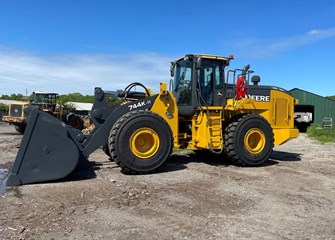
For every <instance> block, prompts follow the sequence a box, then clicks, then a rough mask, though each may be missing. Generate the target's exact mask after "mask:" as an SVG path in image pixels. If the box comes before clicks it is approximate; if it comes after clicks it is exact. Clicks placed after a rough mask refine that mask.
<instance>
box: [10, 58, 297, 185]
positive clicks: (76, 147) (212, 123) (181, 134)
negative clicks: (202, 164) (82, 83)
mask: <svg viewBox="0 0 335 240" xmlns="http://www.w3.org/2000/svg"><path fill="white" fill-rule="evenodd" d="M232 59H233V57H232V56H229V57H220V56H213V55H200V54H188V55H185V56H184V57H182V58H180V59H178V60H176V61H174V62H172V63H171V69H170V71H171V77H172V79H171V81H170V83H169V87H168V86H167V84H166V83H161V84H160V91H159V93H158V94H153V93H152V92H151V90H150V89H148V88H146V87H145V86H143V85H142V84H141V83H132V84H130V85H129V86H127V87H126V88H125V89H124V90H122V91H117V92H108V91H104V90H102V89H101V88H96V89H95V103H94V104H93V107H92V112H91V120H92V122H93V123H94V125H95V128H94V130H93V131H92V132H91V133H90V134H89V135H84V134H82V132H81V131H79V130H77V129H74V128H72V127H70V126H68V125H65V124H64V123H63V122H61V121H59V120H57V119H55V118H53V117H51V116H50V115H48V114H46V113H43V112H41V111H38V110H30V112H29V113H27V114H28V115H29V118H28V124H27V128H26V132H25V134H24V136H23V139H22V143H21V146H20V149H19V152H18V154H17V157H16V159H15V162H14V165H13V168H12V170H11V173H10V176H9V179H8V181H7V185H8V186H13V185H21V184H28V183H37V182H46V181H54V180H57V179H61V178H64V177H65V176H67V175H69V174H70V173H71V172H72V171H73V170H74V169H75V168H76V166H77V164H78V162H79V161H81V160H85V159H87V158H88V156H89V155H90V154H91V153H92V152H94V151H95V150H96V149H98V148H99V147H103V148H104V151H105V152H106V154H107V155H109V157H110V159H111V160H114V161H115V162H116V163H117V164H118V166H119V167H120V168H121V169H122V170H123V172H126V173H150V172H152V171H154V170H156V169H157V168H158V167H159V166H161V165H162V164H163V163H164V162H165V160H166V159H167V158H168V157H169V156H170V154H171V152H172V149H173V147H175V148H184V149H190V150H195V151H197V152H204V153H213V154H219V155H220V154H221V155H222V157H223V156H225V157H228V158H229V159H230V160H232V162H234V163H235V164H238V165H242V166H256V165H261V164H262V163H263V162H264V161H266V160H267V159H268V158H269V156H270V154H271V152H272V149H273V147H274V145H280V144H283V143H285V142H287V141H288V140H290V139H292V138H295V137H297V136H298V130H297V129H294V104H295V100H294V98H293V97H292V95H291V94H290V93H289V92H287V91H285V90H284V89H281V88H278V87H273V86H261V85H259V81H260V77H259V76H256V75H254V76H252V77H251V76H250V75H251V74H252V73H253V72H252V71H251V70H249V67H250V66H249V65H247V66H246V67H244V68H243V69H235V70H226V69H227V66H228V65H229V62H230V61H231V60H232ZM141 89H143V91H142V90H141ZM139 90H140V91H139ZM109 95H116V96H118V97H120V98H123V99H124V100H126V101H125V102H124V104H123V105H121V106H119V107H107V104H106V99H107V98H108V96H109Z"/></svg>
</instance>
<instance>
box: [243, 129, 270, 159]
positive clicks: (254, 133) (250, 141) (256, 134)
mask: <svg viewBox="0 0 335 240" xmlns="http://www.w3.org/2000/svg"><path fill="white" fill-rule="evenodd" d="M265 142H266V139H265V134H264V132H263V131H262V130H260V129H258V128H252V129H250V130H249V131H248V132H247V133H246V134H245V137H244V146H245V148H246V149H247V151H248V152H249V153H251V154H259V153H261V152H262V151H263V149H264V147H265Z"/></svg>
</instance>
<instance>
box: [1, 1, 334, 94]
mask: <svg viewBox="0 0 335 240" xmlns="http://www.w3.org/2000/svg"><path fill="white" fill-rule="evenodd" d="M187 53H208V54H215V55H223V56H227V55H229V54H234V56H235V60H234V61H232V62H231V66H230V68H241V67H243V66H244V65H246V64H248V63H250V64H251V68H252V69H253V70H254V71H255V72H256V73H257V74H258V75H260V76H261V78H262V80H261V83H262V84H264V85H275V86H279V87H282V88H285V89H288V90H289V89H292V88H295V87H297V88H301V89H305V90H307V91H311V92H314V93H316V94H319V95H323V96H329V95H335V75H334V73H333V72H332V70H333V69H334V68H335V1H334V0H304V1H292V0H281V1H269V0H268V1H265V0H254V1H250V0H249V1H247V0H240V1H223V0H209V1H200V0H193V1H192V0H169V1H158V0H156V1H154V0H141V1H136V0H132V1H131V0H122V1H113V0H109V1H108V0H91V1H89V0H29V1H28V0H27V1H24V0H0V83H1V85H0V95H1V94H11V93H22V94H25V92H26V89H27V91H28V94H30V93H31V92H32V91H55V92H59V93H72V92H80V93H82V94H93V90H94V87H96V86H99V87H102V88H103V89H106V90H115V89H122V88H124V87H125V86H126V85H127V84H128V83H131V82H134V81H139V82H142V83H144V84H145V85H147V86H149V87H151V88H152V89H154V90H157V89H158V86H159V82H161V81H168V80H169V78H170V77H169V64H170V61H172V60H174V59H175V58H178V57H181V56H183V55H185V54H187Z"/></svg>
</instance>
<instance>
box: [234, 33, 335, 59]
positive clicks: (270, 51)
mask: <svg viewBox="0 0 335 240" xmlns="http://www.w3.org/2000/svg"><path fill="white" fill-rule="evenodd" d="M332 37H335V27H334V28H328V29H312V30H310V31H308V32H306V33H305V34H300V35H295V36H291V37H287V38H282V39H277V40H268V39H256V38H255V39H247V40H240V41H237V42H235V43H234V44H235V46H236V48H238V49H239V52H241V55H242V54H243V55H248V57H252V58H268V57H275V56H277V55H279V54H280V53H282V52H285V51H288V50H292V49H296V48H299V47H302V46H305V45H308V44H312V43H314V42H317V41H320V40H322V39H327V38H332Z"/></svg>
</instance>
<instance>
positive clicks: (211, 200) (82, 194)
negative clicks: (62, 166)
mask: <svg viewBox="0 0 335 240" xmlns="http://www.w3.org/2000/svg"><path fill="white" fill-rule="evenodd" d="M21 138H22V136H21V135H19V134H18V133H16V132H15V130H14V128H13V127H12V126H9V125H7V124H3V123H0V149H1V151H0V168H2V170H1V171H0V178H1V176H2V177H3V176H4V175H6V170H5V169H9V168H10V167H11V165H12V162H13V160H14V159H15V156H16V153H17V151H18V147H19V144H20V141H21ZM89 160H90V162H89V163H87V164H83V165H81V166H79V167H78V169H77V170H76V171H75V172H74V173H73V174H72V175H71V176H70V177H69V178H67V179H66V180H64V181H61V182H57V183H47V184H34V185H26V186H20V187H9V188H7V189H6V188H3V187H2V188H1V189H2V193H1V194H0V195H1V196H0V206H1V207H0V223H1V224H0V238H1V239H206V240H207V239H335V237H334V236H335V224H334V223H335V144H320V143H317V142H315V141H313V140H311V139H309V138H307V137H306V136H305V135H304V134H301V136H300V137H299V138H297V139H295V140H292V141H290V142H289V143H286V144H284V145H282V146H279V147H276V148H275V150H274V152H273V154H272V156H271V159H270V160H268V161H267V162H266V163H265V164H264V165H263V166H260V167H252V168H240V167H236V166H233V165H231V164H230V163H229V162H227V161H226V160H225V159H219V158H215V157H213V156H211V157H208V158H207V159H206V158H201V157H199V156H197V155H195V154H193V153H187V152H185V153H183V152H181V153H178V154H175V155H173V156H171V158H170V159H169V160H168V161H167V162H166V164H165V165H164V166H163V167H162V168H161V170H160V172H158V173H155V174H150V175H139V176H130V175H123V174H122V173H121V172H120V169H119V168H118V167H117V166H116V165H115V163H113V162H110V161H109V160H108V158H107V156H106V155H105V154H104V153H103V151H102V150H97V151H96V152H94V153H93V154H92V155H91V156H90V159H89ZM0 187H1V183H0Z"/></svg>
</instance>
